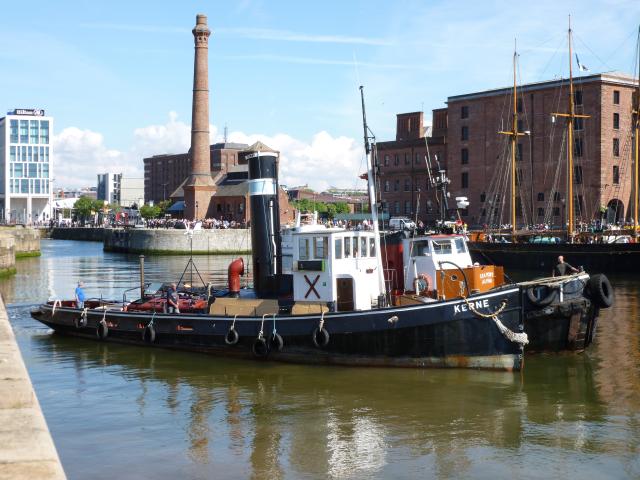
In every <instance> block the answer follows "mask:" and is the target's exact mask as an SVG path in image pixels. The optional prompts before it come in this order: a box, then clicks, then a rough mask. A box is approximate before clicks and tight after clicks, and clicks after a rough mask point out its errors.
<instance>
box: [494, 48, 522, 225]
mask: <svg viewBox="0 0 640 480" xmlns="http://www.w3.org/2000/svg"><path fill="white" fill-rule="evenodd" d="M517 61H518V51H517V49H516V48H514V50H513V124H512V126H511V131H506V132H504V131H500V132H498V133H501V134H503V135H509V136H510V137H511V234H512V235H515V234H516V195H517V193H518V192H517V191H516V145H517V143H518V137H520V136H524V135H525V134H524V132H519V131H518V103H517V102H518V87H517V83H516V63H517Z"/></svg>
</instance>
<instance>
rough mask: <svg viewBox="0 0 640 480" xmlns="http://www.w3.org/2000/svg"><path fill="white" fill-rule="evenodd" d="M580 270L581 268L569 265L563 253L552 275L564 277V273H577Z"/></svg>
mask: <svg viewBox="0 0 640 480" xmlns="http://www.w3.org/2000/svg"><path fill="white" fill-rule="evenodd" d="M577 272H579V270H578V269H577V268H575V267H573V266H571V265H569V264H568V263H567V262H565V261H564V257H563V256H562V255H560V256H559V257H558V263H556V266H555V267H553V272H551V276H553V277H562V276H564V275H567V274H569V273H577Z"/></svg>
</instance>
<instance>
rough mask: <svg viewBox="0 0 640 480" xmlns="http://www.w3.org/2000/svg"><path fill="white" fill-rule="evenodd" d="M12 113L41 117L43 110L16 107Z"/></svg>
mask: <svg viewBox="0 0 640 480" xmlns="http://www.w3.org/2000/svg"><path fill="white" fill-rule="evenodd" d="M13 114H14V115H33V116H36V117H43V116H44V110H43V109H41V108H16V109H15V110H14V111H13Z"/></svg>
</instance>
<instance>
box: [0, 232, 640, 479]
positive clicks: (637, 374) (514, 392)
mask: <svg viewBox="0 0 640 480" xmlns="http://www.w3.org/2000/svg"><path fill="white" fill-rule="evenodd" d="M42 248H43V255H42V257H40V258H30V259H24V260H19V262H18V266H17V268H18V273H17V275H16V276H15V277H12V278H9V279H5V280H2V281H1V282H0V292H1V293H2V295H3V297H4V299H5V302H6V303H7V304H8V310H9V315H10V318H11V322H12V325H13V327H14V329H15V331H16V337H17V339H18V343H19V345H20V348H21V350H22V353H23V356H24V360H25V363H26V365H27V368H28V370H29V373H30V375H31V379H32V381H33V384H34V387H35V389H36V392H37V394H38V398H39V400H40V403H41V405H42V408H43V411H44V414H45V417H46V419H47V422H48V424H49V428H50V430H51V433H52V435H53V439H54V441H55V443H56V446H57V448H58V452H59V454H60V457H61V460H62V463H63V466H64V468H65V471H66V472H67V475H68V477H69V478H70V479H86V478H92V479H113V478H122V479H126V478H136V479H139V478H153V479H175V478H194V479H200V478H203V479H204V478H216V479H218V478H220V479H223V478H255V479H264V478H291V479H294V478H295V479H297V478H309V479H311V478H334V479H342V478H357V479H360V478H394V479H395V478H399V479H402V478H407V479H413V478H474V479H475V478H491V479H493V478H504V477H507V476H508V477H515V478H523V479H526V478H545V479H548V478H560V477H563V478H581V479H589V478H594V479H596V478H597V479H602V478H640V312H639V303H640V302H639V296H640V285H639V282H638V280H637V279H635V280H634V279H632V278H629V277H620V278H613V279H612V282H613V284H614V287H615V290H616V303H615V306H614V307H613V308H612V309H609V310H607V311H604V312H603V315H602V318H601V320H600V323H599V326H598V333H597V337H596V341H595V344H594V345H593V346H592V347H590V349H589V350H588V352H587V353H585V354H563V355H544V356H530V357H527V359H526V366H525V370H524V372H523V373H522V374H510V373H495V372H480V371H471V370H410V369H406V370H405V369H382V368H379V369H378V368H367V369H355V368H343V367H318V366H296V365H286V364H282V365H281V364H278V363H268V362H266V363H265V362H251V361H232V360H226V359H221V358H216V357H211V356H207V355H202V354H191V353H186V352H174V351H165V350H161V349H153V348H144V347H133V346H123V345H112V344H103V343H99V342H93V341H88V340H81V339H74V338H65V337H62V336H58V335H53V334H51V331H50V330H49V329H47V328H46V327H44V326H42V325H40V324H39V323H37V322H36V321H34V320H32V319H31V318H30V316H29V309H30V308H31V307H32V306H33V305H34V304H36V303H38V302H40V301H42V300H45V299H47V298H48V297H59V298H64V297H71V296H72V295H73V290H74V288H75V282H77V281H78V280H79V279H82V280H84V282H85V283H86V285H87V293H88V294H89V296H99V295H102V296H103V297H111V298H117V297H120V296H121V295H122V291H123V290H125V289H127V288H131V287H135V286H136V285H137V283H138V278H139V277H138V268H137V265H138V257H137V256H127V255H122V254H108V253H103V252H102V246H101V244H99V243H89V242H69V241H50V240H45V241H43V244H42ZM230 260H231V258H230V257H213V256H212V257H195V262H196V267H197V269H198V270H199V271H200V273H201V274H202V276H203V277H204V279H205V280H209V279H210V278H216V279H220V278H222V276H221V273H223V272H224V270H225V269H226V266H227V265H228V263H229V261H230ZM187 261H188V257H148V258H147V259H146V261H145V264H146V279H147V280H158V281H160V280H172V279H173V280H177V279H178V278H179V277H180V275H181V274H182V273H183V271H184V269H185V266H186V265H187ZM186 275H187V278H189V275H190V271H189V270H187V273H186ZM194 276H195V277H197V275H196V274H195V273H194ZM194 283H197V282H194Z"/></svg>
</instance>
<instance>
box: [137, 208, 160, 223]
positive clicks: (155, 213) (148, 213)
mask: <svg viewBox="0 0 640 480" xmlns="http://www.w3.org/2000/svg"><path fill="white" fill-rule="evenodd" d="M160 213H161V209H160V207H159V206H158V205H143V206H142V207H140V216H142V218H144V219H147V220H148V219H150V218H157V217H159V216H160Z"/></svg>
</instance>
